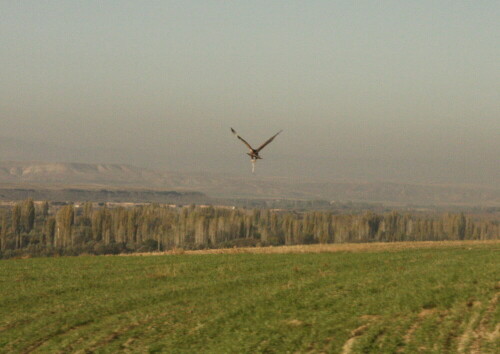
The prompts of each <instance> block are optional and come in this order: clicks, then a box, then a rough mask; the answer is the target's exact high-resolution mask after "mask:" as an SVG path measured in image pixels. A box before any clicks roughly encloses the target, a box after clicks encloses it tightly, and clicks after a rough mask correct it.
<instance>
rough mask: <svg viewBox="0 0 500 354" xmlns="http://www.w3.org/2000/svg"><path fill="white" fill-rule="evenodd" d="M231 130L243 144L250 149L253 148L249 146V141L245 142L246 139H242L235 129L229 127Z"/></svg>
mask: <svg viewBox="0 0 500 354" xmlns="http://www.w3.org/2000/svg"><path fill="white" fill-rule="evenodd" d="M231 131H232V132H233V134H234V135H236V137H237V138H238V139H240V140H241V141H243V143H244V144H245V145H246V146H247V147H248V148H249V149H250V150H253V149H252V147H251V146H250V144H249V143H247V141H246V140H245V139H243V138H242V137H241V136H239V135H238V133H236V131H235V130H234V129H233V128H231Z"/></svg>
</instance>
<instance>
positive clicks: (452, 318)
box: [0, 242, 500, 353]
mask: <svg viewBox="0 0 500 354" xmlns="http://www.w3.org/2000/svg"><path fill="white" fill-rule="evenodd" d="M412 245H414V244H412ZM310 247H311V248H310V249H309V250H308V251H307V252H306V251H304V249H303V251H302V252H298V251H297V249H295V251H294V252H295V253H287V252H286V249H281V250H277V251H276V250H275V251H276V253H275V254H262V253H249V252H242V253H238V252H233V253H225V254H224V253H223V254H199V255H193V254H176V255H161V256H152V257H137V256H126V257H119V256H81V257H60V258H35V259H17V260H4V261H0V352H9V353H10V352H31V351H34V352H57V351H60V352H77V351H79V352H82V353H83V352H94V351H96V352H116V351H122V352H169V353H175V352H193V353H195V352H212V353H226V352H287V351H289V352H333V353H348V352H352V353H358V352H387V353H393V352H408V353H414V352H435V353H442V352H450V353H456V352H464V353H469V352H478V353H490V352H491V353H493V352H495V350H496V348H498V347H499V345H500V324H499V323H500V309H499V306H498V302H499V297H500V242H488V243H474V242H468V243H453V242H449V243H447V244H446V245H443V244H436V246H435V247H433V246H432V244H431V245H427V246H424V244H422V248H414V246H413V247H411V248H410V246H408V247H405V245H404V244H392V245H388V246H384V247H381V246H380V247H379V246H377V245H373V246H372V249H371V250H370V245H364V246H362V247H361V248H360V249H358V250H356V249H355V248H356V247H357V246H356V245H354V246H349V245H342V246H339V247H340V249H339V252H334V253H332V252H331V250H330V251H328V252H326V251H325V250H322V251H321V252H320V253H314V246H310ZM316 247H317V248H316V249H319V248H318V247H321V246H316ZM332 247H334V246H332ZM342 247H345V249H342ZM360 250H362V252H357V251H360ZM311 252H312V253H311Z"/></svg>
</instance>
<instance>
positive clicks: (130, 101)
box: [0, 1, 500, 188]
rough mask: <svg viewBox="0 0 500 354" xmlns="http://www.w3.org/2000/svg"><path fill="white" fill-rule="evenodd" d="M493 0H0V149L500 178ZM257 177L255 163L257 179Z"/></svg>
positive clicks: (184, 168) (336, 175)
mask: <svg viewBox="0 0 500 354" xmlns="http://www.w3.org/2000/svg"><path fill="white" fill-rule="evenodd" d="M499 15H500V4H499V3H498V2H497V1H482V2H465V1H453V2H450V1H443V2H434V1H419V2H416V3H408V2H399V1H382V2H368V1H365V2H356V3H354V2H351V1H339V2H327V1H319V2H314V3H304V2H300V1H289V2H286V3H279V2H268V1H253V2H248V3H244V2H194V1H182V2H176V1H161V2H160V1H156V2H148V3H147V4H145V3H142V2H141V3H139V2H134V1H107V2H105V3H101V2H67V1H49V2H43V3H39V2H35V1H26V2H2V3H1V4H0V41H1V43H2V51H1V53H0V66H1V67H2V70H1V71H0V81H1V82H2V85H0V97H2V99H1V101H0V119H1V123H2V124H1V125H2V131H1V132H0V160H1V161H45V162H83V163H118V164H128V165H134V166H138V167H139V168H148V169H153V170H157V171H178V172H184V173H191V172H197V173H224V174H230V175H236V176H242V175H247V174H248V173H249V172H250V163H249V161H248V158H247V156H246V155H245V152H246V151H245V148H244V146H242V145H241V144H240V142H238V141H237V140H236V139H234V137H233V136H232V135H231V133H230V131H229V127H230V126H232V127H234V128H235V129H237V131H238V132H239V133H241V134H242V135H243V136H245V138H247V139H248V140H249V142H250V143H252V144H256V145H257V144H260V143H261V142H262V141H263V140H264V139H266V138H267V137H268V136H270V135H271V134H274V133H275V132H276V131H278V130H280V129H284V132H283V133H282V134H281V135H280V136H279V137H278V138H277V139H276V140H275V142H273V144H271V145H270V146H269V147H267V148H266V150H264V151H263V153H262V156H263V158H264V160H262V161H259V163H258V165H257V175H258V176H260V177H262V178H267V177H271V176H275V177H276V176H283V177H287V178H303V179H304V180H308V179H317V178H320V179H322V180H344V181H345V180H347V181H368V182H377V181H392V182H398V183H403V182H411V183H439V184H468V185H478V186H487V187H490V188H491V187H493V188H498V186H499V185H500V183H499V182H500V164H499V163H498V162H499V161H498V156H500V143H499V141H500V139H498V132H499V131H500V119H499V116H498V114H499V112H500V90H499V84H498V83H499V82H500V71H499V70H498V58H499V57H500V46H499V45H498V37H499V34H500V27H499V25H498V21H497V20H498V18H499ZM260 177H259V178H260Z"/></svg>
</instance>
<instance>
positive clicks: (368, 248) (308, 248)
mask: <svg viewBox="0 0 500 354" xmlns="http://www.w3.org/2000/svg"><path fill="white" fill-rule="evenodd" d="M476 246H478V247H480V246H493V247H498V248H499V249H500V240H488V241H414V242H375V243H335V244H316V245H296V246H278V247H272V246H270V247H242V248H236V247H235V248H221V249H207V250H182V249H174V250H172V251H165V252H150V253H133V254H122V255H121V256H161V255H178V254H192V255H197V254H241V253H265V254H267V253H269V254H280V253H332V252H387V251H389V252H391V251H394V252H395V251H402V250H407V249H425V248H467V249H473V248H474V247H476Z"/></svg>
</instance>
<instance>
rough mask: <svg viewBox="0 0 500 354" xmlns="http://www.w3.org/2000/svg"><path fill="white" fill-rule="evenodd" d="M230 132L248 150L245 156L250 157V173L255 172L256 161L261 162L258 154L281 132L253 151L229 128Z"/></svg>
mask: <svg viewBox="0 0 500 354" xmlns="http://www.w3.org/2000/svg"><path fill="white" fill-rule="evenodd" d="M231 132H232V133H233V134H234V135H236V137H237V138H238V139H240V140H241V141H242V142H243V144H245V145H246V146H247V148H248V149H249V150H250V152H247V155H248V156H250V159H251V160H252V173H253V172H255V162H256V161H257V160H261V159H262V157H260V155H259V152H260V151H261V150H262V149H263V148H264V147H266V145H267V144H269V143H270V142H271V141H273V139H274V138H275V137H276V136H277V135H278V134H279V133H281V132H282V130H280V131H279V132H277V133H276V134H274V135H273V136H272V137H270V138H269V139H268V140H266V142H265V143H264V144H262V145H261V146H259V147H258V148H257V149H254V148H253V147H252V146H251V145H250V144H249V143H248V142H247V141H246V140H245V139H243V138H242V137H241V136H239V135H238V133H236V131H235V130H234V129H233V128H231Z"/></svg>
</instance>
